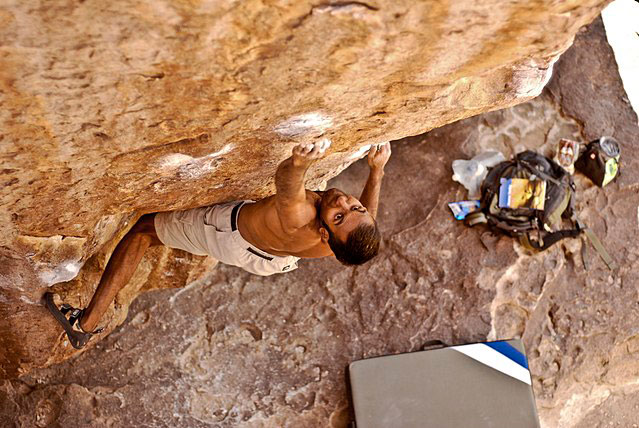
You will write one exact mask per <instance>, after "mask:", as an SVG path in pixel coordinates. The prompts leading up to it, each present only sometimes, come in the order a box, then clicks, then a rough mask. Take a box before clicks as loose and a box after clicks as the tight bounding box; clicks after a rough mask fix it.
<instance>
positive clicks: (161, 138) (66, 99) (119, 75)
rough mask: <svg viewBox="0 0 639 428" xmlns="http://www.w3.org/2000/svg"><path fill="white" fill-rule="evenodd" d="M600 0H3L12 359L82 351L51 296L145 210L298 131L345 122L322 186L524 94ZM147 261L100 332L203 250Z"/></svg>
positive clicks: (239, 189)
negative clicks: (375, 154)
mask: <svg viewBox="0 0 639 428" xmlns="http://www.w3.org/2000/svg"><path fill="white" fill-rule="evenodd" d="M606 3H607V1H606V0H588V1H583V0H579V1H577V0H570V1H562V2H558V1H549V0H546V1H542V0H534V1H530V0H526V1H523V0H518V1H511V2H496V1H491V0H483V1H478V2H465V1H443V0H441V1H412V0H410V1H409V0H402V1H393V2H382V1H367V2H310V1H286V0H278V1H271V2H262V1H258V0H250V1H242V2H237V1H230V2H219V1H210V0H209V1H190V2H184V1H183V2H175V1H127V0H118V1H115V2H107V3H105V2H99V1H94V0H88V1H82V2H77V1H70V0H56V1H29V2H22V1H17V0H10V1H5V2H3V3H2V5H1V6H0V104H1V107H2V108H0V164H1V168H0V183H1V186H0V206H1V207H2V208H1V209H0V288H1V290H2V294H1V298H0V362H1V365H0V376H1V377H4V378H10V377H15V376H16V375H18V374H20V373H25V372H26V371H28V370H30V369H31V368H33V367H39V366H43V365H46V364H50V363H52V362H56V361H61V360H63V359H64V358H67V357H68V356H69V355H70V354H71V353H72V352H71V351H70V350H69V346H68V344H65V342H64V341H63V340H61V336H60V331H59V329H58V328H57V327H55V326H52V325H51V324H50V323H49V320H48V319H47V314H46V312H45V311H44V310H43V309H42V307H41V306H40V304H39V303H40V298H41V296H42V295H43V293H44V292H45V291H46V290H47V289H48V287H53V289H54V290H55V291H57V292H58V293H59V294H60V295H61V296H62V297H63V298H64V299H65V300H67V301H69V302H70V303H72V304H78V305H81V306H83V305H85V304H86V303H87V301H88V299H89V297H90V295H91V293H92V291H93V290H94V288H95V286H96V281H97V278H98V277H99V274H100V272H101V270H102V269H103V268H104V264H105V262H106V260H107V259H108V256H109V254H110V251H111V250H112V249H113V247H114V246H115V243H116V242H117V241H118V239H120V238H121V237H122V235H123V234H124V233H126V230H127V229H128V228H129V227H130V226H131V225H132V224H133V222H134V221H135V219H136V218H137V217H138V216H139V215H140V214H143V213H147V212H155V211H164V210H173V209H184V208H190V207H195V206H202V205H207V204H210V203H215V202H222V201H228V200H233V199H241V198H260V197H263V196H266V195H268V194H270V193H271V192H272V191H273V179H272V177H273V173H274V171H275V169H276V166H277V164H278V163H279V162H280V161H281V160H283V159H284V158H286V157H287V156H289V154H290V151H291V148H292V147H293V145H294V144H296V143H298V142H300V141H316V140H317V139H318V138H321V137H328V138H331V139H332V140H333V146H332V149H331V152H330V154H329V155H328V156H327V157H326V158H325V159H324V160H322V161H321V162H318V163H317V164H316V165H315V166H314V168H313V169H312V170H311V171H310V173H309V185H310V186H311V187H320V186H322V185H323V184H324V183H325V182H326V181H327V180H328V179H330V178H332V177H334V176H335V175H336V174H337V173H339V172H340V171H341V170H343V169H344V168H345V167H346V166H348V165H349V164H350V163H352V162H353V161H354V160H356V159H357V158H358V157H360V156H361V155H362V154H363V153H364V152H365V146H366V145H368V144H371V143H379V142H382V141H386V140H394V139H399V138H402V137H406V136H409V135H416V134H420V133H423V132H425V131H428V130H430V129H433V128H435V127H439V126H441V125H444V124H446V123H450V122H452V121H455V120H458V119H461V118H464V117H469V116H472V115H475V114H478V113H482V112H486V111H490V110H494V109H498V108H503V107H507V106H511V105H514V104H517V103H520V102H523V101H525V100H528V99H530V98H532V97H534V96H536V95H537V94H538V93H539V92H540V91H541V89H542V87H543V86H544V84H545V83H546V82H547V80H548V78H549V77H550V75H551V69H552V64H553V63H554V62H555V60H556V59H557V58H558V56H559V54H561V53H562V52H563V51H564V50H565V49H566V48H567V47H568V46H569V45H570V43H571V42H572V39H573V36H574V34H575V33H576V32H577V31H578V29H579V28H580V27H581V26H583V25H585V24H587V23H589V22H591V21H592V20H593V19H594V18H595V17H596V16H597V14H598V13H599V11H600V10H601V8H602V7H604V6H605V4H606ZM175 260H180V261H179V262H177V261H175ZM147 263H148V266H147V268H145V269H146V270H143V271H140V272H141V273H140V274H139V276H138V277H136V278H135V280H134V281H133V282H132V283H131V284H130V286H129V287H128V288H127V289H126V290H123V292H122V293H121V294H120V295H119V296H118V299H117V302H116V304H115V305H114V306H112V308H111V309H110V310H109V314H108V319H109V320H110V321H109V324H108V325H107V329H106V332H109V331H111V330H112V329H113V328H114V327H115V326H116V325H117V324H118V323H119V322H120V321H121V320H123V319H124V318H125V317H126V310H127V308H128V304H129V302H130V301H131V299H132V298H133V297H134V296H135V295H137V294H138V292H139V290H140V289H143V288H155V287H180V286H184V285H185V284H186V283H188V282H189V280H190V279H193V275H194V273H193V272H196V273H197V272H199V273H201V272H205V271H207V270H208V269H209V268H210V266H208V265H206V263H207V262H205V261H203V260H202V259H198V258H193V257H191V256H188V255H184V254H183V253H178V252H173V251H168V250H158V251H157V252H155V253H153V256H152V259H150V261H148V262H147ZM151 266H154V267H155V270H153V269H152V268H151ZM196 276H197V275H196ZM149 278H150V279H149ZM159 278H162V280H161V281H160V280H158V279H159ZM70 280H73V281H71V282H69V281H70Z"/></svg>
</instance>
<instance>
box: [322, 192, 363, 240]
mask: <svg viewBox="0 0 639 428" xmlns="http://www.w3.org/2000/svg"><path fill="white" fill-rule="evenodd" d="M320 217H321V219H322V221H323V222H324V224H325V225H326V226H327V227H328V228H329V229H330V231H331V232H332V233H333V234H334V235H335V237H336V238H337V239H338V240H340V241H341V242H344V241H346V238H347V237H348V234H349V233H350V232H351V231H352V230H353V229H355V228H356V227H357V226H359V225H361V224H365V223H367V224H373V223H374V220H373V217H372V216H371V215H370V214H369V212H368V211H367V210H366V208H365V207H364V206H363V205H362V204H361V202H360V201H358V200H357V199H355V198H354V197H353V196H351V195H347V194H346V193H344V192H342V191H341V190H338V189H328V190H326V191H325V192H323V193H322V201H321V205H320Z"/></svg>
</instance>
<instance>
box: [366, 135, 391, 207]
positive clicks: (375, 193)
mask: <svg viewBox="0 0 639 428" xmlns="http://www.w3.org/2000/svg"><path fill="white" fill-rule="evenodd" d="M390 155H391V148H390V143H382V144H376V145H373V146H371V149H370V151H369V152H368V166H369V167H370V172H369V174H368V180H366V185H365V186H364V190H363V191H362V196H360V198H359V201H360V202H361V203H362V205H364V206H365V207H366V209H367V210H368V212H369V213H370V215H371V216H373V218H377V205H378V203H379V191H380V189H381V187H382V178H383V177H384V167H385V166H386V162H388V159H389V158H390Z"/></svg>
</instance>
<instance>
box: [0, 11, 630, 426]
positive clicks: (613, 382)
mask: <svg viewBox="0 0 639 428" xmlns="http://www.w3.org/2000/svg"><path fill="white" fill-rule="evenodd" d="M636 123H637V117H636V116H635V114H634V113H633V111H632V109H631V108H630V106H629V105H628V103H627V101H626V100H625V99H624V93H623V90H622V86H621V83H620V81H619V77H618V75H617V74H616V65H615V62H614V58H613V56H612V52H611V50H610V47H609V46H608V45H607V43H606V41H605V35H604V32H603V26H602V24H601V21H599V20H598V21H596V22H595V23H594V24H592V25H591V26H590V27H589V29H588V31H586V32H583V33H582V34H580V35H579V36H578V37H577V39H576V41H575V45H574V46H573V47H572V48H571V49H570V50H569V51H568V52H567V53H566V54H565V55H564V57H562V59H561V60H560V62H559V63H558V64H557V67H556V69H555V75H554V78H553V79H552V81H551V82H550V85H549V88H548V91H546V92H545V93H544V95H543V96H542V97H539V98H537V99H535V100H533V101H531V102H528V103H525V104H521V105H518V106H516V107H513V108H511V109H506V110H501V111H497V112H492V113H488V114H484V115H481V116H477V117H473V118H470V119H467V120H464V121H460V122H458V123H455V124H452V125H448V126H446V127H443V128H440V129H437V130H434V131H432V132H430V133H428V134H426V135H424V136H419V137H414V138H409V139H406V140H403V141H398V142H394V143H393V156H392V158H391V160H390V162H389V165H388V168H387V173H386V177H385V182H384V186H383V189H382V199H381V204H380V210H379V222H380V226H381V227H382V229H383V232H384V235H385V244H384V248H383V251H382V253H381V255H380V256H379V257H378V258H377V259H375V260H374V261H373V262H371V263H369V264H367V265H365V266H362V267H357V268H345V267H343V266H341V265H339V264H338V263H337V262H335V261H332V260H329V259H326V260H314V261H310V260H305V261H302V262H301V263H300V265H301V266H300V269H298V270H296V271H294V272H291V273H289V274H286V275H281V276H276V277H270V278H260V277H255V276H252V275H249V274H247V273H245V272H243V271H241V270H239V269H236V268H232V267H228V266H222V265H220V266H218V267H217V268H215V270H214V271H213V273H212V274H211V275H210V276H208V277H205V278H202V279H200V280H199V281H195V282H192V283H191V284H190V285H189V286H188V287H187V288H185V289H182V290H179V291H176V290H162V291H152V292H149V293H145V294H144V295H142V296H141V297H139V298H138V299H137V300H136V301H135V302H134V303H133V305H132V306H131V310H130V312H129V316H128V318H127V321H126V322H125V323H124V324H123V325H122V326H121V327H119V328H118V329H117V330H115V331H114V332H113V333H112V334H110V335H109V336H108V337H106V338H104V339H103V340H101V341H100V342H99V343H97V344H96V345H95V346H94V347H93V348H92V349H90V350H89V351H87V352H85V353H83V354H82V355H80V356H78V357H77V358H75V359H72V360H69V361H66V362H64V363H63V364H60V365H55V366H51V367H49V368H45V369H38V370H34V371H32V372H31V373H30V374H28V375H24V376H22V377H21V378H20V379H18V380H10V381H5V382H4V383H3V384H2V386H1V387H0V415H6V416H4V417H5V418H6V421H5V420H2V419H0V422H3V424H4V425H7V426H11V424H12V423H13V424H15V425H16V426H47V425H48V424H49V425H53V426H55V425H54V424H59V425H60V426H65V425H69V424H71V425H73V426H78V427H83V426H86V427H89V426H91V427H103V426H104V427H106V426H157V427H163V426H189V427H236V426H237V427H325V426H330V427H345V426H346V423H347V421H348V419H349V415H348V401H347V393H346V383H345V377H344V369H345V367H346V365H347V364H348V363H349V362H351V361H353V360H355V359H360V358H365V357H372V356H377V355H384V354H392V353H398V352H408V351H415V350H419V349H421V348H422V345H423V344H424V343H425V342H426V341H428V340H431V339H440V340H443V341H445V342H448V343H450V344H456V343H467V342H473V341H481V340H486V339H507V338H512V337H522V338H523V340H524V343H525V346H526V348H527V351H528V356H529V363H530V367H531V372H532V375H533V388H534V390H535V395H536V399H537V405H538V408H539V414H540V417H541V421H542V426H543V427H544V428H555V427H561V428H595V427H601V428H603V427H609V426H619V427H632V426H633V424H635V423H637V421H638V419H637V412H636V409H637V406H639V382H637V380H638V379H639V362H638V360H637V352H639V346H638V345H637V343H638V342H637V325H639V298H638V291H639V282H638V281H637V279H638V278H637V272H638V269H637V268H639V266H638V263H639V261H638V260H639V244H637V242H636V240H635V239H634V237H635V236H636V234H637V230H638V228H639V218H638V209H639V192H638V190H639V173H637V171H639V169H638V168H637V166H638V162H639V155H638V154H637V153H638V152H637V149H636V147H637V144H638V141H639V140H638V136H639V128H638V127H637V125H636ZM602 134H606V135H613V136H615V137H616V138H618V139H619V141H620V142H621V146H622V173H621V176H620V177H619V178H618V180H616V181H615V182H614V183H612V184H610V185H608V186H607V187H606V188H605V189H600V188H598V187H596V186H594V185H593V184H592V183H590V182H589V181H588V180H587V179H586V178H584V177H582V176H579V175H577V176H576V183H577V194H578V204H577V208H578V211H579V212H580V215H581V217H582V219H583V220H584V221H585V222H586V223H588V224H589V225H590V226H591V227H592V228H593V229H594V230H595V232H596V233H597V235H598V236H599V237H600V238H601V239H602V240H603V242H604V243H605V245H606V247H607V248H608V250H609V251H610V252H611V253H612V254H613V256H614V257H615V259H616V261H617V263H618V264H619V265H620V270H619V271H618V272H615V273H611V272H610V271H608V270H607V268H606V266H605V265H604V263H603V262H602V261H601V260H599V258H598V256H597V254H596V253H595V252H594V250H593V249H592V247H589V246H586V248H585V252H584V250H583V246H584V243H583V242H582V241H580V240H569V241H564V242H563V243H561V244H558V245H556V246H555V247H553V248H552V249H550V250H548V251H546V252H544V253H541V254H536V255H532V254H527V253H525V252H524V251H523V250H522V249H521V248H520V247H519V246H518V245H517V244H515V243H514V242H513V240H511V239H510V238H507V237H500V236H494V235H491V234H490V233H486V231H485V230H482V229H468V228H466V227H465V226H463V225H462V224H460V223H459V222H456V221H455V220H454V219H453V218H452V215H451V213H450V212H449V211H448V208H447V206H446V203H447V202H449V201H454V200H461V199H464V198H465V196H466V192H465V191H464V189H463V188H462V187H461V186H460V185H458V184H457V183H454V182H453V181H452V180H451V175H452V171H451V167H450V165H451V162H452V161H453V160H454V159H458V158H470V157H472V156H473V155H475V154H477V153H478V152H480V151H481V150H484V149H497V150H501V151H502V152H503V153H504V154H505V155H507V156H508V155H512V154H513V153H515V152H518V151H520V150H522V149H524V148H530V149H535V150H538V151H540V152H543V153H546V154H550V153H551V152H552V149H553V147H554V144H555V143H556V142H557V141H558V140H559V139H560V138H562V137H566V138H573V139H578V140H580V141H589V140H591V139H594V138H596V137H599V136H600V135H602ZM366 173H367V167H366V164H365V163H364V162H358V163H355V164H354V165H353V166H352V167H350V168H349V169H348V170H347V171H345V172H344V173H343V174H341V175H340V176H339V177H337V178H336V179H335V180H333V181H332V182H331V183H330V185H331V186H336V187H340V188H342V189H344V190H345V191H348V192H352V193H355V194H357V193H358V192H359V191H360V190H361V185H362V184H363V182H364V180H365V178H366ZM586 266H587V267H588V268H587V269H586ZM156 280H160V279H156ZM0 418H1V417H0Z"/></svg>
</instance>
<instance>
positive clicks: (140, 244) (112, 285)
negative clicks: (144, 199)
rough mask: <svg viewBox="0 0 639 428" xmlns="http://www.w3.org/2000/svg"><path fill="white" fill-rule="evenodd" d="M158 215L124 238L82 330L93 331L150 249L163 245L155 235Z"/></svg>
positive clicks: (141, 221)
mask: <svg viewBox="0 0 639 428" xmlns="http://www.w3.org/2000/svg"><path fill="white" fill-rule="evenodd" d="M154 218H155V214H146V215H144V216H142V217H140V219H139V220H138V222H137V223H136V224H135V225H134V226H133V227H132V228H131V230H130V231H129V232H128V233H127V234H126V235H125V236H124V238H122V240H121V241H120V243H119V244H118V246H117V247H115V251H113V254H112V255H111V258H110V259H109V262H108V263H107V266H106V269H105V270H104V274H103V275H102V278H101V279H100V284H99V285H98V288H97V289H96V290H95V293H94V294H93V297H92V298H91V302H90V303H89V306H88V307H87V308H86V310H85V311H84V314H83V315H82V318H81V319H80V327H81V328H82V330H84V331H85V332H92V331H94V330H95V329H96V327H97V326H98V323H99V322H100V319H101V318H102V315H104V313H105V312H106V310H107V309H108V307H109V305H110V304H111V302H112V301H113V299H115V296H116V294H118V292H119V291H120V290H121V289H122V288H123V287H124V286H125V285H126V284H127V283H128V282H129V280H130V279H131V277H132V276H133V274H134V273H135V270H136V269H137V267H138V264H139V263H140V260H142V256H143V255H144V252H145V251H146V249H147V248H149V247H151V246H155V245H162V242H161V241H160V239H159V238H158V235H157V234H156V233H155V225H154V223H153V220H154Z"/></svg>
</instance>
